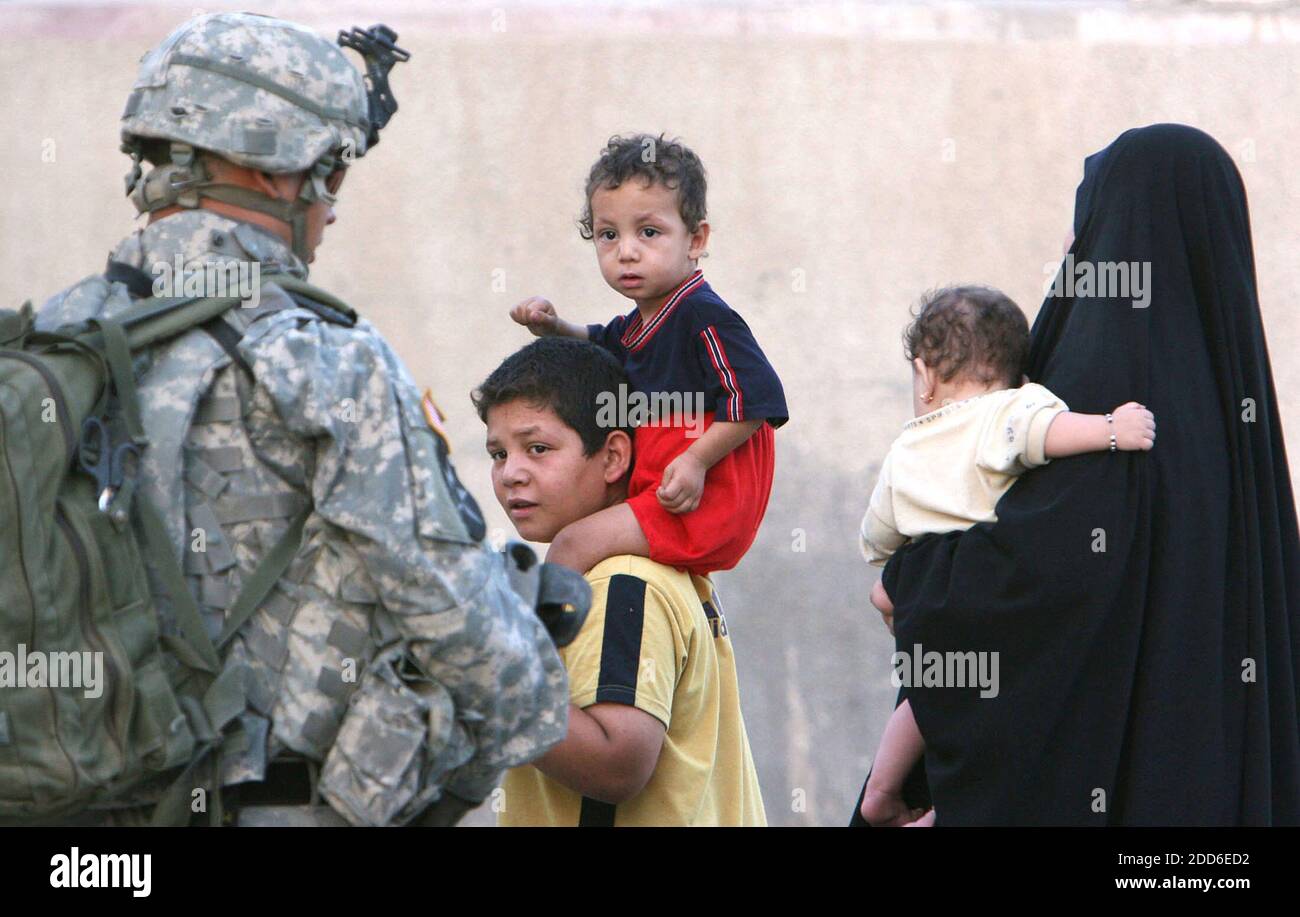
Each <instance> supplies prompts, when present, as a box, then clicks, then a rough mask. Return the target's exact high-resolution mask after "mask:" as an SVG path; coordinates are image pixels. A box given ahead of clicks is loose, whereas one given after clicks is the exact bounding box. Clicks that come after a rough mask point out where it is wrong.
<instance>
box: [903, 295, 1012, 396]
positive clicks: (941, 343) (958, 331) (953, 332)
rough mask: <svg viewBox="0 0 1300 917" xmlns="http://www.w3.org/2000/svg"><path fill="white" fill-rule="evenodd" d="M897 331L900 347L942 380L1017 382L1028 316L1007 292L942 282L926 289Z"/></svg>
mask: <svg viewBox="0 0 1300 917" xmlns="http://www.w3.org/2000/svg"><path fill="white" fill-rule="evenodd" d="M912 316H913V320H912V322H911V323H910V324H909V325H908V326H907V328H906V330H904V332H903V351H904V353H905V354H906V356H907V361H908V362H909V363H910V362H911V361H912V360H914V359H915V358H916V357H920V358H921V359H922V360H924V361H925V363H926V365H927V366H929V367H931V368H933V369H934V370H935V372H937V373H938V375H939V378H940V379H941V380H943V381H944V382H951V381H952V380H953V379H954V378H957V377H959V376H960V377H962V378H963V379H969V380H971V381H973V382H979V383H982V384H985V385H987V384H989V383H993V382H997V383H1001V384H1003V385H1005V386H1006V387H1007V388H1015V387H1017V386H1019V385H1020V382H1021V375H1022V374H1023V372H1024V368H1025V362H1026V360H1027V359H1028V357H1029V322H1028V321H1026V319H1025V313H1024V312H1022V311H1021V309H1020V307H1019V306H1017V305H1016V304H1015V303H1014V302H1012V300H1011V299H1010V297H1008V296H1007V295H1006V294H1005V293H1003V292H1001V291H1000V290H995V289H993V288H992V287H983V286H960V287H944V288H942V289H938V290H931V291H930V292H928V293H926V294H925V295H924V296H923V297H922V298H921V301H920V304H919V305H918V306H917V307H916V308H915V309H914V310H913V311H912Z"/></svg>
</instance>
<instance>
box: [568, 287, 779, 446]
mask: <svg viewBox="0 0 1300 917" xmlns="http://www.w3.org/2000/svg"><path fill="white" fill-rule="evenodd" d="M587 337H588V339H590V340H591V341H592V342H594V343H596V344H599V345H600V346H602V347H604V348H605V349H606V350H608V351H609V352H610V353H612V354H614V356H616V357H618V359H619V362H621V363H622V364H623V368H624V369H625V370H626V371H627V375H628V379H629V380H630V381H631V383H632V387H633V388H634V389H636V390H637V391H640V392H645V393H647V394H652V393H655V392H663V393H674V392H679V393H681V394H682V395H684V396H690V395H693V394H694V393H697V392H699V393H703V395H704V410H705V411H713V412H714V420H715V421H719V420H721V421H729V422H731V423H739V422H740V421H744V420H766V421H767V422H768V423H770V424H771V425H772V426H773V427H774V428H775V427H779V426H781V424H783V423H785V422H786V421H787V420H788V419H789V416H790V415H789V412H788V411H787V410H786V406H785V391H784V390H783V389H782V388H781V380H780V379H778V378H777V375H776V371H775V370H774V369H772V364H770V363H768V362H767V357H766V356H764V354H763V350H762V348H761V347H759V346H758V342H757V341H755V340H754V335H753V333H752V332H750V330H749V326H748V325H747V324H745V320H744V319H743V318H741V317H740V316H739V315H738V314H737V313H736V312H734V311H732V309H731V307H730V306H728V305H727V304H726V303H725V302H723V301H722V299H721V298H720V297H719V296H718V294H717V293H714V292H713V288H712V287H710V286H709V285H708V284H707V283H705V282H704V274H703V272H701V271H698V270H697V271H696V272H695V273H693V274H691V276H690V277H688V278H686V280H685V281H683V282H682V284H681V285H680V286H679V287H678V288H677V289H676V290H674V291H673V293H672V295H671V296H669V297H668V299H667V300H666V301H665V302H664V304H663V306H661V307H660V309H659V311H658V312H656V313H655V314H654V317H653V318H651V319H650V320H649V321H648V322H645V321H642V319H641V313H640V311H639V310H637V309H633V310H632V311H631V312H629V313H628V314H627V315H620V316H618V317H617V318H615V319H614V320H613V321H611V322H610V323H609V324H608V325H588V326H587ZM686 403H687V404H689V403H691V402H689V401H688V402H686Z"/></svg>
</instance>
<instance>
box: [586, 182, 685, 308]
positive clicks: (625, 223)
mask: <svg viewBox="0 0 1300 917" xmlns="http://www.w3.org/2000/svg"><path fill="white" fill-rule="evenodd" d="M591 223H592V225H591V228H592V232H593V233H594V239H593V241H594V242H595V244H596V258H597V260H598V261H599V262H600V272H601V274H602V275H603V276H604V278H605V282H606V283H608V284H609V285H610V286H611V287H613V288H614V289H615V290H617V291H618V292H620V293H622V294H623V295H624V296H626V297H628V298H629V299H635V300H636V301H637V305H642V304H653V303H654V302H655V300H662V299H664V298H666V297H667V296H668V294H669V293H671V292H672V291H673V290H674V289H675V288H676V287H677V286H678V284H680V283H681V282H682V281H683V280H684V279H686V277H688V276H689V275H690V274H691V272H692V271H694V270H695V262H696V261H697V260H698V259H699V257H700V255H701V253H703V251H704V247H705V245H706V244H707V243H708V240H709V224H708V222H707V221H701V223H700V226H699V228H698V229H697V230H696V231H695V232H694V233H691V232H688V231H687V229H686V223H685V222H684V221H683V220H682V216H681V213H680V212H679V210H678V205H677V191H676V189H671V188H666V187H664V186H663V185H662V184H659V183H658V182H655V183H648V182H646V181H644V180H642V179H640V178H635V177H634V178H632V179H630V180H629V181H625V182H623V184H621V185H619V186H618V187H617V188H597V189H596V191H595V193H593V194H592V196H591Z"/></svg>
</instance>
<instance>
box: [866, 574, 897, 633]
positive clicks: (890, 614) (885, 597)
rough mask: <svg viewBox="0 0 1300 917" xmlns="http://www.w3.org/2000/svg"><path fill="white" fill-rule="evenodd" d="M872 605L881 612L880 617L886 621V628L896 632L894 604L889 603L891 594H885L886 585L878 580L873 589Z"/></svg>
mask: <svg viewBox="0 0 1300 917" xmlns="http://www.w3.org/2000/svg"><path fill="white" fill-rule="evenodd" d="M871 604H872V605H875V606H876V609H877V610H878V611H879V612H880V617H881V618H883V619H884V621H885V626H886V627H888V628H889V632H890V633H891V634H892V633H893V632H894V603H893V602H891V601H889V594H888V593H887V592H885V584H884V583H883V582H881V581H880V580H876V585H874V586H872V587H871Z"/></svg>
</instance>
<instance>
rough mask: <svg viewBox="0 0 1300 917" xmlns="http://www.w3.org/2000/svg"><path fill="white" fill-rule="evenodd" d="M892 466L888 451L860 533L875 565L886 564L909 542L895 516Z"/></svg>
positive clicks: (865, 553) (861, 542) (867, 555)
mask: <svg viewBox="0 0 1300 917" xmlns="http://www.w3.org/2000/svg"><path fill="white" fill-rule="evenodd" d="M889 467H890V466H889V456H888V455H886V456H885V461H884V462H882V463H881V465H880V477H879V478H878V479H877V480H876V489H875V490H873V491H872V492H871V501H870V502H869V503H868V504H867V511H866V513H864V514H863V516H862V528H861V530H860V531H859V535H858V539H859V547H860V548H861V549H862V556H863V557H865V558H866V560H867V563H869V564H871V565H872V566H874V567H883V566H884V565H885V562H886V561H888V560H889V558H890V556H891V555H892V554H893V553H894V552H895V551H897V550H898V549H899V548H901V547H902V546H903V545H905V544H907V536H906V535H904V534H902V533H901V532H899V531H898V521H897V520H896V519H895V518H894V501H893V499H892V496H891V490H892V486H891V484H890V471H889Z"/></svg>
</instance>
